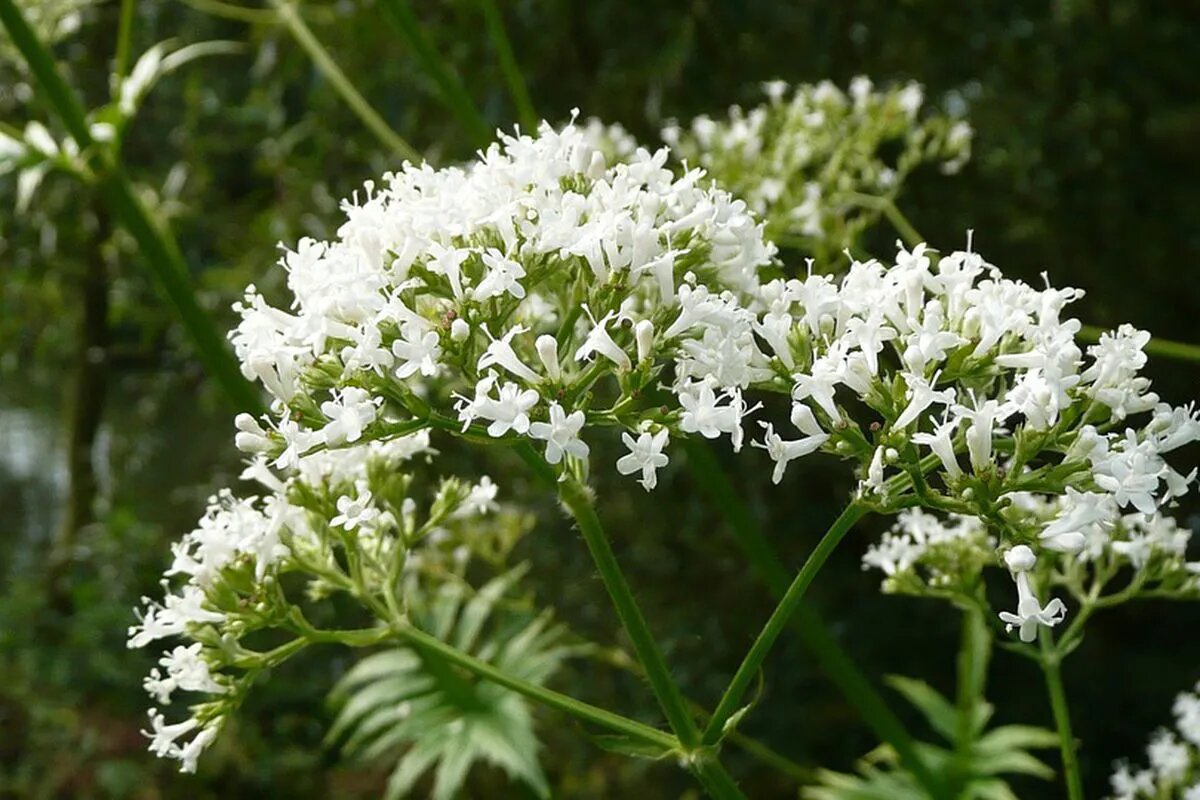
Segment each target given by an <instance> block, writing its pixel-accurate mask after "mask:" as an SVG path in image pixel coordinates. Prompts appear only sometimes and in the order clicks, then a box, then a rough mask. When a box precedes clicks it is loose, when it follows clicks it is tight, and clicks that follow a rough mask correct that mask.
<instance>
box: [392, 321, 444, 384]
mask: <svg viewBox="0 0 1200 800" xmlns="http://www.w3.org/2000/svg"><path fill="white" fill-rule="evenodd" d="M392 355H394V356H395V357H396V358H398V359H400V366H399V367H397V368H396V377H397V378H399V379H400V380H404V379H405V378H409V377H411V376H413V375H415V374H417V373H418V372H420V373H421V374H422V375H425V376H427V377H430V376H433V375H436V374H437V370H438V359H439V358H440V357H441V355H442V347H441V341H440V339H439V338H438V334H437V331H435V330H432V329H431V328H430V327H429V326H427V325H422V324H419V323H416V322H412V321H406V322H404V323H402V324H401V325H400V338H398V339H396V340H395V341H394V342H392Z"/></svg>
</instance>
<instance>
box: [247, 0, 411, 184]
mask: <svg viewBox="0 0 1200 800" xmlns="http://www.w3.org/2000/svg"><path fill="white" fill-rule="evenodd" d="M271 3H272V4H273V5H274V6H275V10H276V11H277V12H278V13H279V18H280V19H281V20H282V21H283V24H284V25H286V26H287V29H288V30H289V31H291V34H292V36H293V37H294V38H295V39H296V42H297V43H298V44H299V45H300V46H301V47H303V48H304V50H305V52H307V53H308V56H309V58H311V59H312V61H313V64H314V65H315V66H316V68H317V69H318V70H320V72H321V74H322V75H324V76H325V79H326V80H328V81H329V84H330V86H332V87H333V88H334V90H335V91H336V92H337V93H338V94H340V95H341V96H342V99H343V100H345V101H346V105H348V106H350V109H351V110H352V111H353V112H354V113H355V114H357V115H358V118H359V119H361V120H362V121H363V124H364V125H366V126H367V127H368V128H370V130H371V132H372V133H373V134H375V136H376V137H377V138H378V139H379V141H381V142H383V144H385V145H387V146H388V147H390V148H391V149H392V150H394V151H395V152H396V154H397V155H399V156H400V157H401V158H405V159H408V160H409V161H413V162H420V161H421V154H420V153H419V152H417V150H416V148H414V147H413V146H412V145H411V144H409V143H408V142H407V141H405V140H404V138H403V137H401V136H400V134H398V133H396V132H395V131H394V130H392V128H391V127H390V126H389V125H388V124H387V123H386V122H384V120H383V117H381V116H379V114H378V113H377V112H376V111H375V109H374V108H372V107H371V104H370V103H368V102H367V101H366V99H365V98H364V97H363V96H362V95H361V94H359V92H358V89H356V88H354V84H353V83H351V82H350V80H349V79H348V78H347V77H346V75H345V73H344V72H342V70H341V68H340V67H339V66H338V65H337V64H336V63H335V62H334V60H333V58H332V57H331V56H330V55H329V53H328V52H327V51H326V50H325V48H324V47H323V46H322V45H321V43H320V42H319V41H318V40H317V37H316V36H314V35H313V32H312V31H311V30H309V27H308V25H306V24H304V20H303V19H302V18H301V17H300V13H299V12H298V11H296V7H295V6H294V5H292V3H291V2H290V0H271Z"/></svg>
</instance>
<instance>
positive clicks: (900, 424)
mask: <svg viewBox="0 0 1200 800" xmlns="http://www.w3.org/2000/svg"><path fill="white" fill-rule="evenodd" d="M903 377H904V383H905V385H906V386H907V387H908V389H907V391H906V392H905V394H906V396H907V397H908V398H909V400H908V405H907V406H905V408H904V410H903V411H902V412H900V416H898V417H896V421H895V422H894V423H893V427H894V428H907V427H908V426H909V425H911V424H912V423H914V422H916V421H917V418H918V417H920V416H921V414H923V413H924V412H925V409H927V408H929V407H930V406H931V405H933V404H934V403H941V404H943V405H950V404H951V403H953V402H954V389H953V388H949V389H943V390H941V391H938V390H937V389H934V388H933V384H934V383H936V382H937V378H938V376H937V375H936V374H935V375H934V376H933V379H932V380H929V381H927V380H925V379H924V378H922V377H921V376H920V375H913V374H911V373H904V375H903Z"/></svg>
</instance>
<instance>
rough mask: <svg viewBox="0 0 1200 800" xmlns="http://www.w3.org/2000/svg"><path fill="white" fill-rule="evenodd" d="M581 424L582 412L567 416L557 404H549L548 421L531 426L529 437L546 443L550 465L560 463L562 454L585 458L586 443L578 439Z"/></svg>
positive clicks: (581, 428)
mask: <svg viewBox="0 0 1200 800" xmlns="http://www.w3.org/2000/svg"><path fill="white" fill-rule="evenodd" d="M583 424H584V415H583V412H582V411H575V412H573V413H571V414H567V413H565V412H564V411H563V408H562V406H560V405H559V404H558V403H551V404H550V421H549V422H548V423H547V422H535V423H533V424H531V425H530V426H529V435H530V437H532V438H534V439H542V440H544V441H545V442H546V460H547V461H549V462H550V463H551V464H557V463H559V462H560V461H562V458H563V454H564V453H565V454H566V455H571V456H574V457H575V458H587V454H588V446H587V443H586V442H584V441H583V440H581V439H580V438H579V432H580V431H581V430H583Z"/></svg>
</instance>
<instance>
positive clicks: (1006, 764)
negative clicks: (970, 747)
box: [971, 750, 1054, 779]
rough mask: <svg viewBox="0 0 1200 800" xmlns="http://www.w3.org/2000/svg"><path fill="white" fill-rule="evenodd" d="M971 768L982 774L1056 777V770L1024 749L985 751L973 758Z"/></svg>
mask: <svg viewBox="0 0 1200 800" xmlns="http://www.w3.org/2000/svg"><path fill="white" fill-rule="evenodd" d="M971 768H972V770H973V771H975V772H976V773H978V774H980V775H998V774H1000V773H1002V772H1014V773H1017V774H1020V775H1033V776H1035V777H1038V778H1046V779H1050V778H1053V777H1054V770H1052V769H1051V768H1050V767H1048V766H1046V765H1045V764H1043V763H1042V762H1041V761H1038V760H1037V759H1036V758H1034V757H1033V756H1031V755H1030V754H1029V753H1026V752H1025V751H1024V750H1005V751H1003V752H1000V753H985V754H982V755H978V754H977V755H974V756H973V757H972V758H971Z"/></svg>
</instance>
